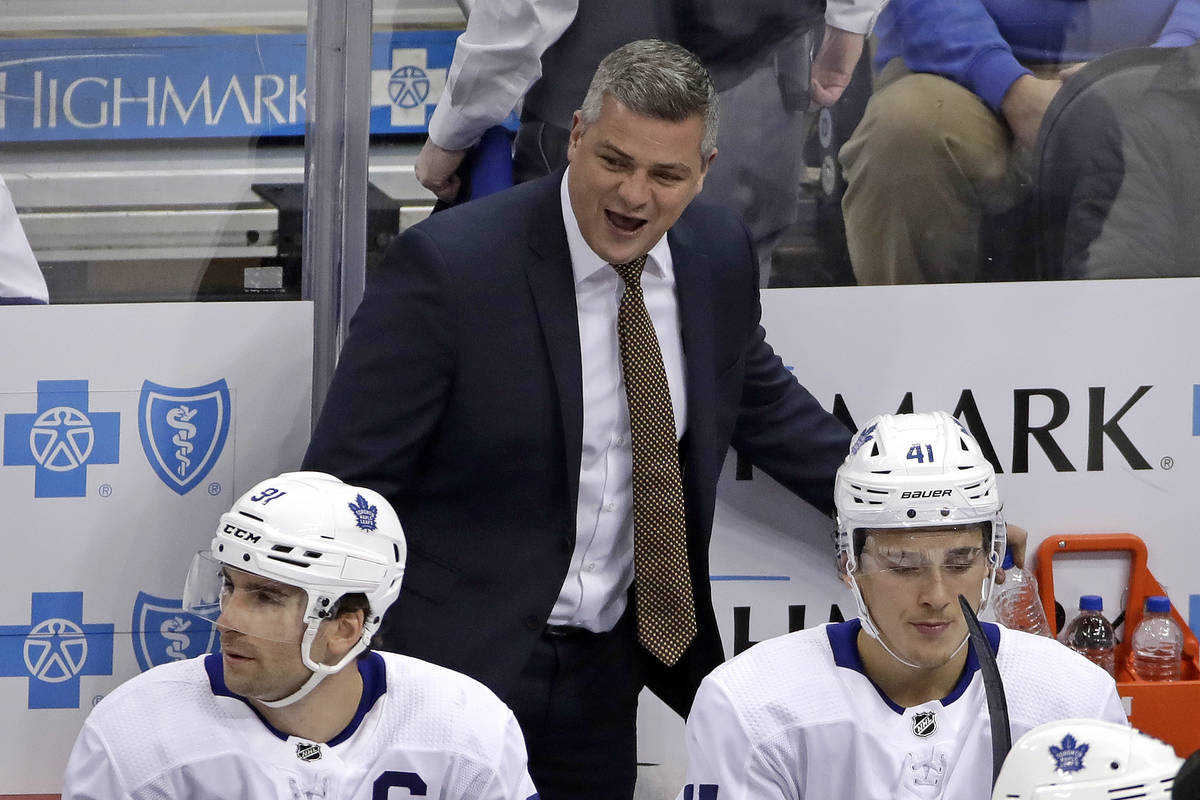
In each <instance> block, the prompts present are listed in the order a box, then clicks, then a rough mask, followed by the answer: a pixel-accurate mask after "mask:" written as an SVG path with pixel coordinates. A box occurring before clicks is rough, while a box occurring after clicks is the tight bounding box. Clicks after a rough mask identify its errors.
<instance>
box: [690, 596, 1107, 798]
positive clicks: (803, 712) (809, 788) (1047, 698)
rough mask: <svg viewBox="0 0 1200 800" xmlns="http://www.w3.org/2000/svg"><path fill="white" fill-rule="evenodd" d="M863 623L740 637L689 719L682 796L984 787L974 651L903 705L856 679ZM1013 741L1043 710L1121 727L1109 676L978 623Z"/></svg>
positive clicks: (985, 756) (984, 736)
mask: <svg viewBox="0 0 1200 800" xmlns="http://www.w3.org/2000/svg"><path fill="white" fill-rule="evenodd" d="M861 627H862V626H861V624H860V623H859V621H858V620H857V619H854V620H850V621H849V622H842V623H835V624H829V625H823V626H820V627H816V628H810V629H808V630H804V631H798V632H796V633H791V634H787V635H785V636H780V637H778V638H775V639H770V640H768V641H765V642H762V643H760V644H757V645H755V646H754V647H751V648H750V649H749V650H747V651H746V652H744V653H742V654H740V655H738V656H737V657H736V658H733V659H731V660H730V661H728V662H726V663H725V664H723V665H721V666H720V667H718V668H717V669H715V670H713V672H712V674H710V675H709V676H708V677H707V678H705V679H704V682H703V683H702V684H701V686H700V691H699V693H698V694H697V696H696V701H695V704H694V705H693V706H692V712H691V714H690V715H689V716H688V721H687V752H688V766H687V776H686V781H687V785H686V786H685V787H684V789H683V791H682V792H681V793H680V795H679V799H680V800H783V799H784V798H786V800H831V798H839V800H868V798H870V799H872V800H874V799H875V798H878V799H879V800H893V799H899V798H914V799H917V798H920V799H921V800H935V798H947V800H972V799H973V798H974V799H978V798H988V797H991V784H992V736H991V728H990V721H989V720H990V718H989V716H988V708H987V699H986V696H985V694H984V687H983V679H982V676H981V674H980V671H979V662H978V661H977V660H976V657H975V652H974V650H971V651H970V652H969V653H968V655H967V663H966V668H965V669H964V670H963V675H962V678H961V679H960V680H959V682H958V684H957V685H956V686H955V688H954V690H953V691H952V692H951V693H950V694H949V695H947V696H946V697H945V698H943V699H941V700H934V701H932V702H929V703H924V704H922V705H920V706H915V707H913V708H902V707H900V706H898V705H896V704H895V703H893V702H892V701H891V700H890V699H889V698H888V697H887V696H885V695H884V693H883V692H882V690H880V689H879V687H878V686H876V684H875V683H874V682H873V681H871V679H870V678H868V677H867V675H866V672H865V671H864V669H863V664H862V659H861V658H860V657H859V654H858V648H857V646H856V644H855V642H856V640H857V638H858V632H859V630H860V629H861ZM983 628H984V631H985V632H986V634H987V636H988V639H989V640H990V641H991V644H992V648H993V650H994V651H995V652H996V662H997V665H998V666H999V668H1000V675H1001V678H1002V680H1003V683H1004V693H1005V697H1006V700H1007V704H1008V712H1009V723H1010V727H1011V730H1012V738H1013V741H1016V740H1017V738H1018V737H1020V736H1021V735H1022V734H1024V733H1025V732H1026V731H1028V730H1029V729H1031V728H1033V727H1035V726H1037V725H1040V724H1041V723H1043V722H1048V721H1050V720H1055V719H1064V718H1068V717H1086V718H1092V719H1103V720H1108V721H1111V722H1118V723H1122V724H1128V722H1127V720H1126V719H1125V714H1124V712H1123V711H1122V707H1121V701H1120V698H1119V697H1118V696H1117V687H1116V684H1115V683H1114V682H1113V679H1112V678H1111V677H1109V675H1108V673H1106V672H1105V671H1104V670H1102V669H1101V668H1100V667H1097V666H1096V665H1095V664H1092V663H1091V662H1090V661H1088V660H1087V659H1085V658H1084V657H1083V656H1081V655H1079V654H1077V653H1075V652H1073V651H1071V650H1069V649H1068V648H1066V647H1064V646H1063V645H1061V644H1059V643H1058V642H1056V641H1054V640H1052V639H1048V638H1045V637H1041V636H1033V635H1031V634H1028V633H1022V632H1020V631H1012V630H1009V629H1007V628H1002V627H1000V626H998V625H993V624H990V623H983Z"/></svg>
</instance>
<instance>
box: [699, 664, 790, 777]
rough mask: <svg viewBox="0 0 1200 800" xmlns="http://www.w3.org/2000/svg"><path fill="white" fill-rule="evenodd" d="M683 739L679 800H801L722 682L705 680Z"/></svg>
mask: <svg viewBox="0 0 1200 800" xmlns="http://www.w3.org/2000/svg"><path fill="white" fill-rule="evenodd" d="M685 738H686V741H687V771H686V773H685V774H684V787H683V790H682V791H681V792H680V793H679V796H678V797H677V798H676V800H799V798H798V797H797V796H796V795H795V793H794V792H793V790H792V789H791V788H789V786H788V785H787V781H786V780H785V779H784V778H783V777H782V776H781V775H780V773H779V771H778V770H777V769H776V768H775V767H774V765H772V764H771V763H770V762H769V760H768V758H767V757H766V756H765V754H764V752H763V751H762V750H761V749H760V748H759V747H758V746H757V745H756V743H755V742H754V741H753V739H752V737H751V735H750V732H749V731H748V730H747V729H746V726H745V724H744V722H743V721H742V718H741V715H740V714H739V713H738V710H737V707H736V706H735V705H734V703H733V701H732V700H731V698H730V697H729V695H728V694H727V693H726V692H725V690H724V688H723V687H722V686H721V685H720V684H719V683H717V682H715V681H713V680H711V679H705V680H704V682H703V683H701V684H700V690H699V691H698V692H697V693H696V702H695V703H693V705H692V710H691V713H690V714H688V719H687V726H686V731H685ZM798 761H799V758H798V759H797V762H798ZM798 766H799V764H798V763H797V764H793V765H790V766H789V767H788V769H789V770H793V771H794V770H795V768H796V767H798ZM795 774H797V775H799V774H802V773H800V772H796V773H795Z"/></svg>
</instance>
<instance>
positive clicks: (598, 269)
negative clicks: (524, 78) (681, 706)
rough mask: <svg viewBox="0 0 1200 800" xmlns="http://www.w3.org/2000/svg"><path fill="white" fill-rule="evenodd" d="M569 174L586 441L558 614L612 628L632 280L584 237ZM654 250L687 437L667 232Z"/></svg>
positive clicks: (629, 553)
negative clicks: (624, 326)
mask: <svg viewBox="0 0 1200 800" xmlns="http://www.w3.org/2000/svg"><path fill="white" fill-rule="evenodd" d="M568 176H569V169H568ZM568 176H564V177H563V180H562V186H561V188H560V198H561V202H562V212H563V221H564V224H565V226H566V230H567V244H568V245H569V246H570V249H571V269H572V271H573V272H574V275H575V303H576V307H577V309H578V314H579V350H580V358H581V361H582V366H583V451H582V458H581V460H580V464H579V502H578V504H577V505H576V512H575V551H574V553H573V554H572V555H571V566H570V568H569V569H568V570H567V578H566V580H565V581H564V582H563V587H562V591H561V592H560V593H559V595H558V601H557V602H556V603H555V604H554V610H553V611H552V612H551V613H550V619H549V622H550V624H551V625H576V626H580V627H584V628H588V629H589V630H593V631H607V630H611V629H612V627H613V626H614V625H616V624H617V620H619V619H620V617H621V614H622V612H624V610H625V605H626V602H625V599H626V592H627V591H628V590H629V586H630V584H631V583H632V582H633V448H632V446H631V444H630V440H629V430H630V429H629V406H628V404H627V402H626V399H625V381H624V379H623V377H622V374H621V348H620V343H619V340H618V339H617V310H618V306H619V304H620V300H621V295H622V293H623V292H624V282H623V281H622V280H621V278H620V277H619V276H618V275H617V273H616V272H615V271H614V270H613V269H612V267H610V266H609V265H608V263H607V262H605V261H604V259H602V258H601V257H600V256H598V255H596V253H595V252H593V251H592V249H591V248H590V247H588V245H587V243H586V242H585V241H584V239H583V234H582V233H581V232H580V230H579V223H578V222H577V221H576V219H575V214H574V212H573V211H572V210H571V200H570V197H569V196H568V195H567V177H568ZM648 255H649V258H647V259H646V267H645V269H644V270H643V271H642V292H643V294H644V295H645V298H646V309H647V311H649V313H650V319H651V321H652V322H653V323H654V332H655V334H656V335H657V336H658V343H659V348H660V349H661V350H662V356H663V367H664V369H665V370H666V373H667V385H668V387H669V388H670V390H671V406H672V408H673V409H674V412H675V435H676V437H681V436H682V435H683V431H684V429H685V428H686V421H687V398H686V395H685V391H684V387H685V382H684V368H683V342H682V339H681V338H680V327H679V304H678V303H677V302H676V299H675V272H674V269H673V266H672V261H671V248H670V247H669V246H668V245H667V237H666V236H665V235H664V236H663V237H662V238H661V239H659V240H658V242H657V243H656V244H655V245H654V246H653V247H652V248H650V252H649V254H648Z"/></svg>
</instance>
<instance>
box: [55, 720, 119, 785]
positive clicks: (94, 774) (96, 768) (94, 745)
mask: <svg viewBox="0 0 1200 800" xmlns="http://www.w3.org/2000/svg"><path fill="white" fill-rule="evenodd" d="M130 798H131V795H130V794H129V792H128V791H127V790H126V788H125V783H124V781H122V780H121V776H120V775H119V774H118V773H117V767H116V764H115V763H114V762H113V759H112V754H111V753H109V751H108V747H107V745H106V744H105V743H104V738H103V737H102V736H101V735H100V733H99V731H97V730H96V729H95V728H94V727H93V726H92V725H90V724H88V723H86V722H85V723H84V725H83V730H82V731H80V732H79V738H78V739H76V740H75V747H74V748H72V750H71V757H70V758H69V759H68V760H67V771H66V773H65V774H64V775H63V794H62V799H63V800H129V799H130Z"/></svg>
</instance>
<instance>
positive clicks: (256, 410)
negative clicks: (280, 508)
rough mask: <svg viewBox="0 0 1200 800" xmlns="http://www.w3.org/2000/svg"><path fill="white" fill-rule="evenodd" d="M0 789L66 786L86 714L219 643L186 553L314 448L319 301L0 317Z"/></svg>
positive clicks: (26, 309)
mask: <svg viewBox="0 0 1200 800" xmlns="http://www.w3.org/2000/svg"><path fill="white" fill-rule="evenodd" d="M0 341H2V342H4V347H3V348H0V507H2V508H3V509H4V511H3V522H0V530H2V531H3V541H4V545H5V557H4V558H3V559H2V561H0V576H2V577H0V585H2V586H3V587H4V590H3V591H4V600H5V602H4V604H3V609H4V610H3V612H0V719H3V720H4V724H3V725H0V795H5V794H22V793H44V792H58V791H59V790H60V789H61V785H62V784H61V778H62V770H63V767H64V766H65V764H66V759H67V755H68V753H69V752H70V748H71V745H72V743H73V742H74V739H75V736H76V735H77V734H78V732H79V728H80V726H81V725H82V724H83V720H84V718H85V717H86V716H87V713H88V711H89V710H90V709H91V708H92V706H93V705H94V704H95V703H97V702H99V701H100V699H101V698H103V697H104V695H105V694H107V693H108V692H110V691H112V690H113V689H114V688H116V687H117V686H118V685H120V684H121V683H122V682H123V681H125V680H127V679H128V678H130V677H132V676H133V675H135V674H137V673H138V672H139V671H143V670H146V669H149V668H150V667H152V666H155V665H157V664H162V663H166V662H167V661H171V660H178V659H184V658H191V657H193V656H196V655H200V654H202V653H205V652H210V651H212V650H213V648H214V647H215V646H216V637H215V633H214V630H213V628H212V625H211V624H210V623H208V622H207V621H205V620H202V619H199V618H197V617H193V616H191V615H189V614H186V613H184V612H183V611H182V609H181V606H180V597H181V594H182V589H183V580H184V577H185V575H186V573H187V567H188V563H189V560H190V558H191V555H192V553H194V552H195V551H196V550H199V549H201V548H204V547H206V546H207V544H208V542H209V540H210V539H211V538H212V535H213V531H214V530H215V529H216V524H217V519H218V517H219V516H220V514H221V513H222V512H224V511H225V510H227V509H228V508H229V506H230V505H231V504H232V502H233V500H234V499H235V498H236V497H237V496H238V495H239V494H240V493H241V492H244V491H245V490H246V489H248V488H250V486H252V485H253V484H254V483H255V482H256V481H258V480H260V479H262V478H263V477H267V476H270V475H273V474H276V473H278V472H281V471H283V470H285V469H293V468H296V467H297V466H298V465H299V463H300V458H301V456H302V455H303V453H304V448H305V446H306V444H307V442H308V437H309V427H310V417H311V395H312V304H311V303H307V302H277V303H212V304H207V303H186V304H185V303H180V304H165V303H164V304H159V305H95V306H40V307H37V306H22V307H15V306H14V307H8V308H6V309H5V310H4V312H3V313H0Z"/></svg>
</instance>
